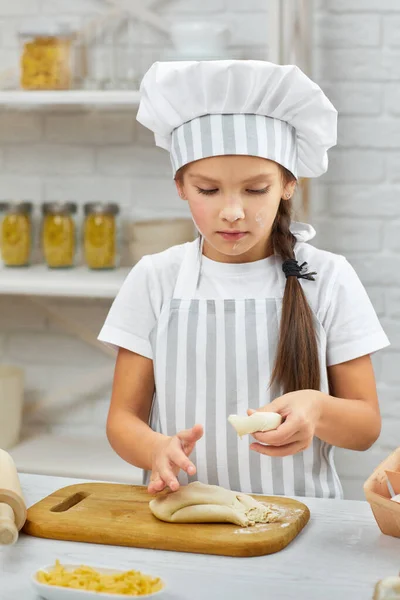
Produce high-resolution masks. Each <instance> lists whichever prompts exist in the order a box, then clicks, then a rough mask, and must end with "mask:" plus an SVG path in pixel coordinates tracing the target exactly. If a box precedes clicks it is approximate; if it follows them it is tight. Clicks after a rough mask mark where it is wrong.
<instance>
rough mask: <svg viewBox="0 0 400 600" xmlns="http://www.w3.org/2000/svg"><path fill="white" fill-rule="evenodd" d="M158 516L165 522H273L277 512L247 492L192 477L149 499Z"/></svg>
mask: <svg viewBox="0 0 400 600" xmlns="http://www.w3.org/2000/svg"><path fill="white" fill-rule="evenodd" d="M149 506H150V510H151V512H152V513H153V515H154V516H155V517H157V519H160V520H161V521H167V522H168V523H234V524H236V525H241V526H242V527H248V526H249V525H254V524H255V523H272V522H273V521H277V520H278V514H277V513H276V512H274V511H273V510H272V509H271V508H269V507H268V506H265V505H264V504H262V503H261V502H258V501H257V500H255V499H254V498H252V497H251V496H248V495H247V494H241V493H238V492H232V491H231V490H227V489H225V488H222V487H219V486H218V485H208V484H205V483H200V482H199V481H194V482H193V483H189V485H186V486H182V487H181V488H180V489H179V490H178V491H177V492H171V493H169V494H167V495H164V496H161V495H160V496H158V497H157V498H155V499H154V500H151V501H150V505H149Z"/></svg>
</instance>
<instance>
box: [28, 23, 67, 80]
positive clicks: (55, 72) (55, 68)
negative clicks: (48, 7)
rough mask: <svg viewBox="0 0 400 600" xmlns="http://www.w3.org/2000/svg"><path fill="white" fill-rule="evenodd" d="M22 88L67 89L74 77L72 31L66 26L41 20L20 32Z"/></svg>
mask: <svg viewBox="0 0 400 600" xmlns="http://www.w3.org/2000/svg"><path fill="white" fill-rule="evenodd" d="M20 38H21V41H22V51H21V60H20V66H21V77H20V78H21V87H22V88H23V89H25V90H67V89H70V88H71V87H72V86H71V79H72V41H73V34H72V33H71V31H70V30H66V28H65V26H64V27H63V26H61V25H57V23H52V22H50V23H49V22H47V21H45V22H43V21H42V20H41V21H39V22H38V23H37V24H36V25H35V23H33V24H31V25H29V26H27V27H25V28H23V29H22V30H21V31H20Z"/></svg>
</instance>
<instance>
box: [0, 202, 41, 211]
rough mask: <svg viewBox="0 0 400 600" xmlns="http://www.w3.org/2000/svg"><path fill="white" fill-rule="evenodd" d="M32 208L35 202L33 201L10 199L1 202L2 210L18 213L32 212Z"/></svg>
mask: <svg viewBox="0 0 400 600" xmlns="http://www.w3.org/2000/svg"><path fill="white" fill-rule="evenodd" d="M32 208H33V204H32V202H14V201H10V202H1V203H0V210H2V211H3V210H5V211H7V212H11V213H18V214H26V213H28V214H30V213H31V212H32Z"/></svg>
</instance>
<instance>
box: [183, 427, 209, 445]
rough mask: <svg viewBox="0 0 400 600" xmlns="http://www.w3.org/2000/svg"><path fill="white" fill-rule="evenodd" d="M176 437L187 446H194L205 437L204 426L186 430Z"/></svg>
mask: <svg viewBox="0 0 400 600" xmlns="http://www.w3.org/2000/svg"><path fill="white" fill-rule="evenodd" d="M176 437H177V438H178V439H179V440H180V441H181V442H184V443H185V444H194V443H196V442H198V441H199V439H200V438H201V437H203V426H202V425H195V426H194V427H192V428H191V429H184V430H183V431H180V432H179V433H177V434H176Z"/></svg>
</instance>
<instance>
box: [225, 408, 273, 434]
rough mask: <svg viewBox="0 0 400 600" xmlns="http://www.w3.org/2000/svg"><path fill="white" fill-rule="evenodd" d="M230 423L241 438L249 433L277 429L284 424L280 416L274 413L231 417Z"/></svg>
mask: <svg viewBox="0 0 400 600" xmlns="http://www.w3.org/2000/svg"><path fill="white" fill-rule="evenodd" d="M228 421H229V423H230V424H231V425H232V426H233V427H234V428H235V429H236V431H237V434H238V435H239V437H240V438H241V437H242V435H246V434H247V433H255V432H256V431H261V432H264V431H271V430H272V429H277V428H278V427H279V425H280V424H281V423H282V417H281V415H280V414H278V413H274V412H260V411H257V412H255V413H253V414H252V415H250V416H249V417H239V415H229V417H228Z"/></svg>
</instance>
